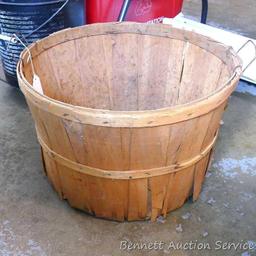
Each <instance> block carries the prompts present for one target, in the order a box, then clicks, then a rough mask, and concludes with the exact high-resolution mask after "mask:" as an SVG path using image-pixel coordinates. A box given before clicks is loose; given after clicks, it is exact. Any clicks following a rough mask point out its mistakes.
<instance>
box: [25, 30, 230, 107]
mask: <svg viewBox="0 0 256 256" xmlns="http://www.w3.org/2000/svg"><path fill="white" fill-rule="evenodd" d="M33 63H34V66H35V71H36V73H37V75H38V76H39V77H40V79H41V83H42V86H43V90H44V94H46V95H47V96H49V97H50V98H53V99H55V100H58V101H62V102H65V103H69V104H72V105H77V106H84V107H88V108H95V109H108V110H117V111H135V110H154V109H160V108H165V107H171V106H176V105H181V104H186V103H190V102H192V101H195V100H198V99H201V98H204V97H206V96H208V95H210V94H212V93H213V92H214V91H215V90H217V89H218V88H220V87H221V86H223V84H224V83H225V82H226V81H227V80H228V79H229V77H230V72H229V70H228V68H227V64H225V63H224V62H223V61H222V60H221V59H220V58H218V57H216V56H215V55H213V54H212V53H210V52H208V51H207V50H205V49H203V48H200V47H198V46H196V45H194V44H191V43H188V42H184V41H182V40H177V39H171V38H165V37H157V36H150V35H142V34H131V33H127V34H126V33H123V34H113V33H111V34H106V35H97V36H90V37H82V38H78V39H75V40H69V41H66V42H64V43H59V44H57V45H55V46H54V47H51V48H49V49H47V50H45V51H43V52H41V53H40V54H39V55H37V56H35V57H34V58H33ZM23 72H24V75H25V78H26V79H27V81H29V83H31V82H32V72H31V65H29V64H26V65H24V66H23Z"/></svg>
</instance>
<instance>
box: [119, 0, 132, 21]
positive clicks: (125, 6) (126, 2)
mask: <svg viewBox="0 0 256 256" xmlns="http://www.w3.org/2000/svg"><path fill="white" fill-rule="evenodd" d="M130 3H131V0H124V2H123V5H122V9H121V11H120V13H119V16H118V21H119V22H121V21H124V19H125V16H126V13H127V11H128V8H129V5H130Z"/></svg>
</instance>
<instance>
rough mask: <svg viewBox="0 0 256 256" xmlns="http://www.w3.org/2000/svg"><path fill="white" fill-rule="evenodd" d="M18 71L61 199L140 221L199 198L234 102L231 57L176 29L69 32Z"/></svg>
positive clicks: (41, 47) (36, 50)
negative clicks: (38, 85) (35, 83)
mask: <svg viewBox="0 0 256 256" xmlns="http://www.w3.org/2000/svg"><path fill="white" fill-rule="evenodd" d="M30 50H31V54H32V56H33V63H34V66H35V70H36V73H37V74H38V75H39V77H40V78H41V82H42V86H43V90H44V95H41V94H39V93H37V92H36V91H35V90H34V89H33V87H32V86H31V83H32V71H31V65H30V63H29V61H27V59H28V53H27V52H26V51H24V52H23V54H22V56H21V61H20V62H19V65H18V68H17V73H18V78H19V85H20V88H21V90H22V92H23V93H24V95H25V97H26V100H27V102H28V105H29V107H30V110H31V113H32V115H33V118H34V121H35V125H36V129H37V135H38V139H39V142H40V144H41V147H42V155H43V161H44V164H45V171H46V174H47V176H48V177H49V179H50V181H51V182H52V184H53V187H54V188H55V190H56V191H57V192H58V194H59V196H60V197H61V198H64V199H67V200H68V202H69V203H70V205H71V206H73V207H75V208H79V209H81V210H84V211H86V212H88V213H91V214H93V215H95V216H97V217H103V218H108V219H114V220H119V221H123V220H142V219H146V218H151V219H152V220H155V219H156V218H157V216H159V215H163V216H166V214H167V213H168V212H169V211H172V210H174V209H176V208H179V207H181V206H182V205H183V204H184V202H185V201H186V200H187V198H188V197H189V196H191V195H193V199H194V200H196V199H197V198H198V196H199V193H200V190H201V186H202V182H203V180H204V176H205V172H206V170H207V168H208V166H209V161H210V156H211V154H212V150H213V146H214V144H215V141H216V137H217V132H218V128H219V123H220V120H221V117H222V114H223V111H224V109H225V107H226V104H227V100H228V97H229V95H230V94H231V93H232V91H233V90H234V88H235V86H236V84H237V82H238V80H239V77H240V74H241V67H240V60H239V59H238V57H237V56H236V54H235V53H234V52H233V50H232V49H230V48H228V47H226V46H224V45H221V44H219V43H217V42H214V41H212V40H211V39H209V38H206V37H202V36H200V35H198V34H195V33H193V32H188V31H183V30H179V29H175V28H172V27H170V26H169V25H160V24H159V25H156V24H136V23H108V24H95V25H90V26H84V27H80V28H75V29H67V30H64V31H61V32H59V33H55V34H53V35H51V36H49V37H48V38H46V39H43V40H41V41H39V42H37V43H35V44H33V45H32V46H31V47H30Z"/></svg>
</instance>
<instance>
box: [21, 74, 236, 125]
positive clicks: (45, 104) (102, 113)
mask: <svg viewBox="0 0 256 256" xmlns="http://www.w3.org/2000/svg"><path fill="white" fill-rule="evenodd" d="M21 74H22V72H18V73H17V75H18V80H19V85H20V89H21V91H22V92H23V94H24V95H25V96H26V99H27V100H29V101H30V102H31V103H32V104H34V105H35V106H36V107H37V108H39V109H42V110H43V111H46V112H49V113H52V114H53V115H56V116H59V117H61V118H62V119H66V120H70V121H73V122H76V123H81V124H88V125H95V126H104V127H118V128H120V127H127V128H134V127H138V128H139V127H155V126H162V125H169V124H174V123H178V122H182V121H186V120H190V119H193V118H196V117H199V116H202V115H205V114H208V113H209V112H211V111H213V110H214V109H216V108H218V107H219V106H220V105H221V104H222V103H223V102H225V101H226V100H227V99H228V97H229V96H230V94H231V93H232V91H233V90H234V88H235V87H236V85H237V82H238V79H239V76H238V75H236V76H235V77H236V78H235V81H231V83H230V84H229V85H227V86H226V87H225V88H222V90H220V91H218V92H216V94H215V95H212V96H209V97H207V98H205V99H200V100H197V101H195V102H190V103H188V104H184V105H180V106H175V107H170V108H162V109H157V110H147V111H110V110H100V109H89V108H84V107H78V106H74V105H69V104H66V103H63V102H60V101H56V100H53V99H50V98H49V97H47V96H45V95H40V94H39V93H38V92H36V91H35V90H34V89H33V87H32V86H30V85H28V84H25V82H24V79H22V78H21V77H20V75H21Z"/></svg>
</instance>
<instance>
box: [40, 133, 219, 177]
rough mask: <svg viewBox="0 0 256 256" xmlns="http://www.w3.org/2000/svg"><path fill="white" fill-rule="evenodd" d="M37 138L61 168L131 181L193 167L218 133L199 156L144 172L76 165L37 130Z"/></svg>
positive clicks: (210, 147)
mask: <svg viewBox="0 0 256 256" xmlns="http://www.w3.org/2000/svg"><path fill="white" fill-rule="evenodd" d="M37 136H38V141H39V143H40V145H41V146H42V148H43V150H44V152H46V153H47V155H48V156H49V157H50V158H52V159H53V160H55V161H57V162H58V163H59V164H61V165H63V166H66V167H68V168H70V169H72V170H75V171H78V172H80V173H84V174H87V175H91V176H96V177H101V178H107V179H121V180H131V179H141V178H149V177H154V176H161V175H164V174H169V173H174V172H178V171H181V170H183V169H186V168H188V167H190V166H192V165H194V164H195V163H197V162H199V161H200V160H201V159H202V158H204V157H205V156H206V155H207V154H208V153H209V152H210V151H211V149H212V148H213V146H214V144H215V142H216V139H217V136H218V133H216V135H215V137H214V139H213V140H212V142H211V143H210V144H209V145H208V146H207V147H206V148H205V149H204V150H203V151H202V152H201V153H200V154H198V155H197V156H195V157H193V158H191V159H189V160H187V161H184V162H181V163H177V164H173V165H169V166H164V167H159V168H152V169H146V170H130V171H113V170H102V169H99V168H93V167H90V166H86V165H83V164H79V163H76V162H74V161H71V160H69V159H67V158H65V157H63V156H61V155H59V154H58V153H56V152H54V151H53V150H51V149H50V148H49V147H48V146H47V145H46V143H45V142H44V141H43V139H42V138H41V136H40V134H39V133H38V130H37Z"/></svg>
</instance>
